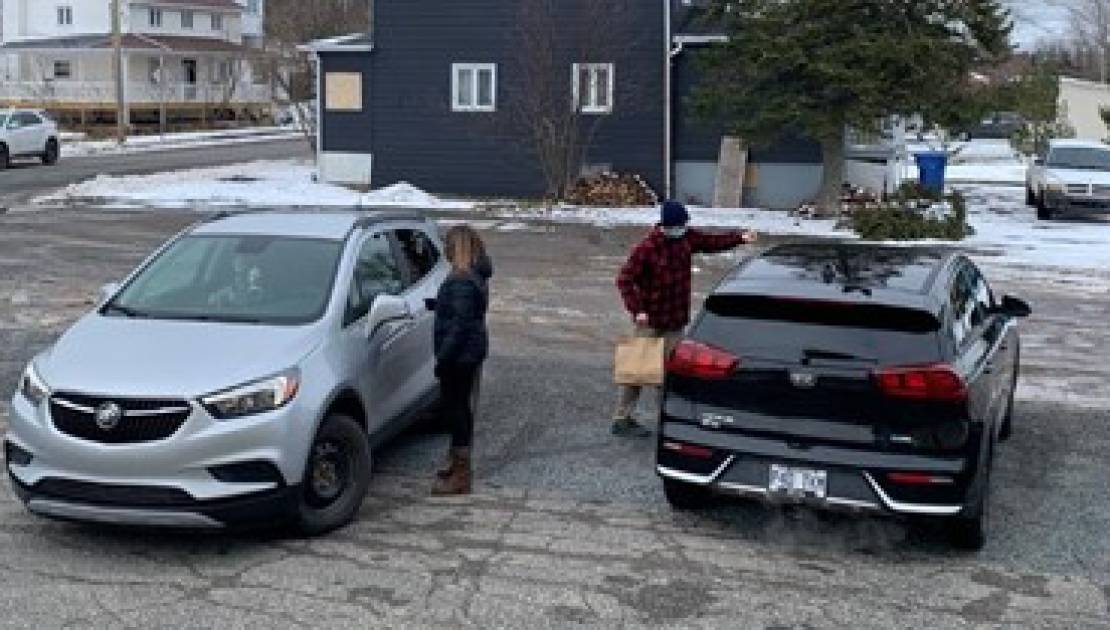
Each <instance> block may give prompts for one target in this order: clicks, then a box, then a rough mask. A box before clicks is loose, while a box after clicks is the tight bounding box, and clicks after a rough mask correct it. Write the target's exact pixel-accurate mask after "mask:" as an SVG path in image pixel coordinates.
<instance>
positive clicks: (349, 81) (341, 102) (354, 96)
mask: <svg viewBox="0 0 1110 630" xmlns="http://www.w3.org/2000/svg"><path fill="white" fill-rule="evenodd" d="M324 84H325V86H326V87H325V90H326V91H327V92H326V94H325V95H324V107H325V108H326V109H327V110H328V111H329V112H361V111H362V75H361V74H359V73H358V72H329V73H327V74H326V75H324Z"/></svg>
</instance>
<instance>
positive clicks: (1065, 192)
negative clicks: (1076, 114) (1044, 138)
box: [1025, 140, 1110, 220]
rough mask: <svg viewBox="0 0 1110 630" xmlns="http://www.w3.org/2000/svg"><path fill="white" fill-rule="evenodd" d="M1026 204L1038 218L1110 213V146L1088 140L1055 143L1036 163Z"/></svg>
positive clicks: (1028, 183) (1029, 177)
mask: <svg viewBox="0 0 1110 630" xmlns="http://www.w3.org/2000/svg"><path fill="white" fill-rule="evenodd" d="M1025 196H1026V203H1028V204H1029V205H1031V206H1035V207H1036V208H1037V218H1038V219H1041V220H1048V219H1051V218H1053V217H1056V216H1060V215H1062V214H1069V213H1096V212H1097V213H1105V214H1110V146H1107V145H1105V144H1101V143H1098V142H1088V141H1084V140H1053V141H1051V142H1049V144H1048V150H1047V151H1046V152H1045V154H1044V155H1040V156H1038V157H1037V158H1035V159H1034V160H1033V164H1032V165H1030V166H1029V172H1028V174H1027V175H1026V181H1025Z"/></svg>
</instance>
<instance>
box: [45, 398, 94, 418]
mask: <svg viewBox="0 0 1110 630" xmlns="http://www.w3.org/2000/svg"><path fill="white" fill-rule="evenodd" d="M50 400H51V402H53V403H54V404H56V405H58V406H59V407H65V408H66V409H70V410H72V411H78V412H80V413H87V414H89V415H92V414H94V413H96V410H95V409H93V408H92V407H86V406H84V405H78V404H77V403H72V402H69V401H68V400H66V399H65V398H58V397H56V396H55V397H54V398H51V399H50Z"/></svg>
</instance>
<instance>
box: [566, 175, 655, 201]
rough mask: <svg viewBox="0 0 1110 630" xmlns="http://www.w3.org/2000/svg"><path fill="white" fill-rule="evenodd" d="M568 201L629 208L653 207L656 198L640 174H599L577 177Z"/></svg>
mask: <svg viewBox="0 0 1110 630" xmlns="http://www.w3.org/2000/svg"><path fill="white" fill-rule="evenodd" d="M567 201H569V202H570V203H572V204H574V205H578V206H604V207H608V208H629V207H643V206H654V205H656V204H657V203H659V197H658V195H656V194H655V191H653V190H652V189H651V187H650V186H648V185H647V182H645V181H644V180H643V178H641V177H640V176H639V175H628V174H618V173H601V174H598V175H595V176H592V177H583V178H581V179H579V180H578V181H577V182H576V183H575V185H574V187H573V188H571V190H570V195H569V197H568V199H567Z"/></svg>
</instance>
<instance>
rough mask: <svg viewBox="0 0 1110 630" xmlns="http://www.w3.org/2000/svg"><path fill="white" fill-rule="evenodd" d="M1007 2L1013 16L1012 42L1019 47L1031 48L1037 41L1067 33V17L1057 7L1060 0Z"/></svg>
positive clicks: (1074, 0) (1016, 0) (1055, 37)
mask: <svg viewBox="0 0 1110 630" xmlns="http://www.w3.org/2000/svg"><path fill="white" fill-rule="evenodd" d="M1063 1H1064V2H1067V1H1071V2H1077V1H1081V0H1063ZM1007 3H1008V4H1009V5H1010V8H1011V9H1012V10H1013V12H1014V17H1015V20H1014V43H1016V44H1017V45H1018V46H1020V47H1021V48H1024V49H1029V48H1033V47H1034V46H1036V45H1037V42H1039V41H1043V40H1046V39H1058V38H1059V37H1061V36H1066V35H1067V31H1068V25H1067V19H1066V17H1065V14H1064V11H1063V10H1062V9H1061V8H1060V7H1059V5H1060V4H1062V2H1061V0H1054V1H1046V0H1008V2H1007Z"/></svg>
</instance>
